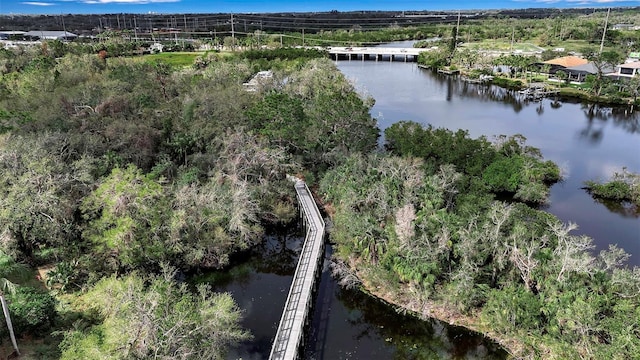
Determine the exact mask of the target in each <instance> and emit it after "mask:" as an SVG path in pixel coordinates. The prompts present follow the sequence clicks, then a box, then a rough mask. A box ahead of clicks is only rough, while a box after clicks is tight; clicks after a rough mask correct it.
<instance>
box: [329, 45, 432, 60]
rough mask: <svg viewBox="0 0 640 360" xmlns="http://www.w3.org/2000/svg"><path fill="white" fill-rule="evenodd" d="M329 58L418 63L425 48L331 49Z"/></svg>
mask: <svg viewBox="0 0 640 360" xmlns="http://www.w3.org/2000/svg"><path fill="white" fill-rule="evenodd" d="M328 50H329V56H331V58H332V59H334V60H336V61H337V60H357V59H360V60H362V61H365V60H375V61H379V60H383V59H387V60H388V61H396V60H402V61H405V62H407V61H418V55H420V53H421V52H424V51H429V49H423V48H388V47H337V46H334V47H330V48H329V49H328Z"/></svg>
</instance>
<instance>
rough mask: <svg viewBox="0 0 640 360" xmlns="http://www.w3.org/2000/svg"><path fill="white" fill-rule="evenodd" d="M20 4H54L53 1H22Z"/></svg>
mask: <svg viewBox="0 0 640 360" xmlns="http://www.w3.org/2000/svg"><path fill="white" fill-rule="evenodd" d="M20 4H24V5H33V6H52V5H55V4H54V3H48V2H39V1H23V2H21V3H20Z"/></svg>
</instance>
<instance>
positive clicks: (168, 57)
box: [143, 52, 204, 67]
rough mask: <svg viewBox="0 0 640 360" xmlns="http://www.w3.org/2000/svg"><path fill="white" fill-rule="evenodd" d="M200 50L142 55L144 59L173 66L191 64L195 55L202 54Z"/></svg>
mask: <svg viewBox="0 0 640 360" xmlns="http://www.w3.org/2000/svg"><path fill="white" fill-rule="evenodd" d="M202 54H204V53H202V52H164V53H158V54H149V55H144V56H143V59H144V61H148V62H156V61H160V62H163V63H166V64H169V65H171V66H175V67H184V66H191V64H193V61H194V60H195V59H196V57H198V56H200V55H202Z"/></svg>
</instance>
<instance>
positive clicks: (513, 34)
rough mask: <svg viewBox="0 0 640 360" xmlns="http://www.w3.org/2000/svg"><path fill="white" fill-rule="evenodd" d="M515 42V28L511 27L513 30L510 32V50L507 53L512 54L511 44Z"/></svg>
mask: <svg viewBox="0 0 640 360" xmlns="http://www.w3.org/2000/svg"><path fill="white" fill-rule="evenodd" d="M515 40H516V27H515V26H514V27H513V30H512V32H511V48H510V49H509V52H511V53H512V52H513V42H514V41H515Z"/></svg>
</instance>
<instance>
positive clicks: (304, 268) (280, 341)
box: [269, 180, 324, 360]
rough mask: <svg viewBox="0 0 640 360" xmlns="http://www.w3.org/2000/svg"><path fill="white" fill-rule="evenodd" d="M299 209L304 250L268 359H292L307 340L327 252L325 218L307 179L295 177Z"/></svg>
mask: <svg viewBox="0 0 640 360" xmlns="http://www.w3.org/2000/svg"><path fill="white" fill-rule="evenodd" d="M295 188H296V193H297V195H298V202H299V203H300V210H301V212H302V214H303V216H304V222H305V224H306V226H307V234H306V236H305V241H304V245H303V247H302V253H301V254H300V259H299V260H298V266H297V267H296V273H295V275H294V276H293V283H292V284H291V288H290V289H289V296H287V302H286V303H285V307H284V311H283V312H282V318H281V319H280V325H279V326H278V332H277V333H276V337H275V340H274V341H273V346H272V347H271V354H270V355H269V359H271V360H275V359H286V360H293V359H296V358H297V356H298V350H299V349H300V346H301V345H302V342H303V340H304V328H305V325H306V323H307V320H308V319H307V317H308V316H309V313H310V311H311V307H312V305H313V304H312V301H313V296H312V295H313V290H314V287H315V282H316V279H317V278H318V275H319V273H320V271H321V270H322V269H321V267H322V266H321V265H322V259H323V255H324V220H323V219H322V216H321V215H320V211H319V210H318V207H317V206H316V203H315V201H314V200H313V197H312V196H311V192H310V191H309V188H308V187H307V185H306V184H305V183H304V181H301V180H297V181H296V185H295Z"/></svg>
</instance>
